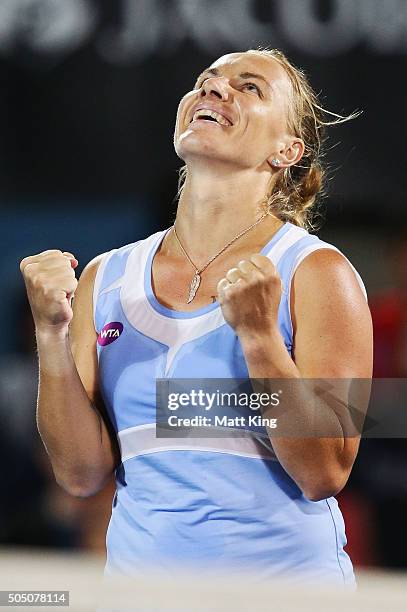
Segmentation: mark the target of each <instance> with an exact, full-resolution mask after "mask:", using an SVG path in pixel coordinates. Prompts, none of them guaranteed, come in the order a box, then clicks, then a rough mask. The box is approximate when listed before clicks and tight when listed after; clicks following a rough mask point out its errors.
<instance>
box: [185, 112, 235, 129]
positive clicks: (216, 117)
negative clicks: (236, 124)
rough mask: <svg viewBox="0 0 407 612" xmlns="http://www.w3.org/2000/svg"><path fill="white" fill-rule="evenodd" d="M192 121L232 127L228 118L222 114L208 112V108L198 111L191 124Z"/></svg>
mask: <svg viewBox="0 0 407 612" xmlns="http://www.w3.org/2000/svg"><path fill="white" fill-rule="evenodd" d="M192 121H211V122H213V123H217V124H219V125H223V126H225V127H230V126H231V125H232V123H231V122H230V121H229V119H226V117H224V116H223V115H221V114H220V113H217V112H216V111H213V110H207V109H206V108H203V109H201V110H198V111H196V113H195V114H194V116H193V117H192V119H191V123H192Z"/></svg>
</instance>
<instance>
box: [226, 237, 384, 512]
mask: <svg viewBox="0 0 407 612" xmlns="http://www.w3.org/2000/svg"><path fill="white" fill-rule="evenodd" d="M226 278H227V279H228V280H229V282H230V283H233V284H230V285H228V286H226V285H227V283H226V281H225V279H223V282H222V281H221V283H220V284H219V285H218V289H219V290H220V302H221V304H222V308H223V310H224V315H225V318H226V320H228V322H229V323H230V324H231V325H232V326H233V327H234V328H235V330H236V332H237V334H238V336H239V339H240V341H241V344H242V348H243V351H244V355H245V359H246V362H247V366H248V370H249V375H250V378H252V379H256V378H257V379H261V378H263V379H288V380H287V382H288V383H290V380H292V379H331V380H334V379H348V380H349V379H358V378H359V379H370V378H371V376H372V361H373V333H372V322H371V316H370V311H369V308H368V305H367V302H366V299H365V296H364V294H363V292H362V290H361V288H360V285H359V283H358V281H357V279H356V275H355V273H354V271H353V270H352V268H351V266H350V265H349V263H348V262H347V260H346V259H345V258H344V257H343V256H342V255H341V254H340V253H338V252H336V251H334V250H332V249H320V250H317V251H315V252H314V253H312V254H310V255H308V257H306V258H305V259H304V261H303V262H302V263H301V264H300V265H299V267H298V269H297V271H296V273H295V275H294V278H293V280H292V285H291V305H290V306H291V317H292V322H293V355H292V357H291V356H290V355H289V353H288V351H287V348H286V346H285V344H284V340H283V338H282V336H281V333H280V331H279V328H278V304H279V301H280V296H281V281H280V278H279V277H278V274H277V272H276V270H275V268H274V266H273V264H272V263H271V261H270V260H269V259H267V258H266V257H264V256H262V255H258V254H256V255H253V256H252V257H251V259H250V261H244V262H240V263H239V265H238V267H237V268H235V269H233V270H231V271H230V274H229V273H228V275H227V276H226ZM236 281H239V282H236ZM267 303H268V309H267V312H265V310H264V309H265V306H266V304H267ZM270 306H271V308H270ZM249 313H251V314H252V315H253V316H248V315H249ZM295 385H296V383H294V384H292V385H291V387H294V386H295ZM296 388H297V389H298V388H299V385H298V386H297V387H296ZM304 397H305V396H304ZM315 406H316V405H315V403H314V402H312V401H306V399H304V401H301V400H299V401H296V402H295V406H290V410H289V411H287V413H286V414H284V430H283V431H285V430H286V429H287V425H288V426H290V425H291V424H292V428H293V429H294V430H295V428H296V427H297V429H296V431H297V432H298V431H299V429H298V425H297V424H298V423H311V425H315V422H316V418H315V416H316V414H317V413H316V412H315ZM327 408H328V410H326V409H327ZM323 412H324V414H322V415H321V411H320V412H319V413H318V415H317V416H318V418H320V420H321V423H322V428H323V427H324V423H325V422H326V423H328V422H330V423H331V424H333V425H332V426H331V428H330V431H334V432H337V437H336V433H334V434H333V435H331V434H327V437H324V436H323V435H307V434H305V435H304V437H298V436H291V435H290V436H285V435H281V436H280V435H277V436H275V435H274V436H273V437H272V438H271V441H272V445H273V448H274V452H275V453H276V456H277V458H278V460H279V462H280V463H281V465H282V466H283V467H284V469H285V470H286V471H287V473H288V474H289V475H290V476H291V477H292V478H293V480H294V481H295V482H296V483H297V485H298V486H299V487H300V488H301V490H302V491H303V493H304V495H305V496H306V497H308V498H309V499H311V500H312V501H318V500H320V499H325V498H327V497H330V496H331V495H335V494H337V493H338V492H339V491H340V490H341V489H342V488H343V487H344V485H345V484H346V481H347V479H348V477H349V474H350V471H351V469H352V466H353V463H354V461H355V458H356V455H357V451H358V448H359V441H360V436H359V435H358V432H356V433H354V434H351V435H347V434H346V433H343V431H344V426H343V424H342V423H341V419H340V418H338V414H336V413H335V410H333V409H331V408H330V407H329V405H328V404H327V405H324V411H323ZM324 419H325V421H324ZM290 420H291V423H290ZM279 422H280V419H279ZM321 423H320V424H321ZM305 429H306V428H305ZM305 429H304V431H305ZM300 431H303V430H300ZM310 431H312V427H311V428H310ZM328 436H330V437H328Z"/></svg>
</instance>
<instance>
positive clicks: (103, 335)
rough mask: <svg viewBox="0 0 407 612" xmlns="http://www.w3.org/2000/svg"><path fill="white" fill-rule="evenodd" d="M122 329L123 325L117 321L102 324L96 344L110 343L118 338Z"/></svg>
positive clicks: (105, 344) (104, 344)
mask: <svg viewBox="0 0 407 612" xmlns="http://www.w3.org/2000/svg"><path fill="white" fill-rule="evenodd" d="M122 331H123V325H122V324H121V323H118V322H116V321H115V322H113V323H108V324H107V325H105V326H104V328H103V329H102V331H101V332H100V334H99V336H98V344H100V346H107V345H108V344H112V342H114V341H115V340H117V339H118V338H120V336H121V334H122Z"/></svg>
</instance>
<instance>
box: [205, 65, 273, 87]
mask: <svg viewBox="0 0 407 612" xmlns="http://www.w3.org/2000/svg"><path fill="white" fill-rule="evenodd" d="M205 74H212V75H213V76H219V75H220V72H219V70H218V69H217V68H207V69H206V70H204V71H203V72H202V74H200V75H199V77H198V79H197V81H199V79H200V78H201V77H203V76H204V75H205ZM239 77H240V78H241V79H258V80H259V81H263V83H265V84H266V85H267V86H268V87H270V89H273V87H272V85H271V83H269V82H268V81H267V79H266V78H265V77H264V76H262V75H261V74H255V73H254V72H242V73H241V74H239Z"/></svg>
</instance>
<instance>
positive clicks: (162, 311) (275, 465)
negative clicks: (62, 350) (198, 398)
mask: <svg viewBox="0 0 407 612" xmlns="http://www.w3.org/2000/svg"><path fill="white" fill-rule="evenodd" d="M167 231H168V230H164V231H160V232H157V233H156V234H153V235H152V236H150V237H148V238H146V239H145V240H141V241H139V242H136V243H134V244H130V245H128V246H124V247H122V248H120V249H117V250H114V251H111V252H109V253H107V254H106V255H105V256H104V258H103V259H102V262H101V264H100V266H99V270H98V273H97V276H96V279H95V287H94V317H95V327H96V330H97V332H98V334H99V337H98V344H97V351H98V360H99V373H100V385H101V391H102V395H103V398H104V401H105V404H106V408H107V410H108V413H109V416H110V418H111V421H112V423H113V426H114V428H115V430H116V432H117V436H118V442H119V446H120V449H121V459H122V463H121V465H120V467H119V468H118V469H117V472H116V482H117V490H116V494H115V496H114V500H113V507H112V516H111V519H110V524H109V528H108V533H107V565H106V572H107V573H108V574H110V573H121V574H129V575H142V574H143V573H144V572H146V571H151V570H153V571H154V570H156V571H164V572H166V571H169V572H170V571H173V569H174V567H180V569H182V567H187V568H189V569H194V570H196V571H199V570H200V569H201V568H202V569H208V568H210V570H211V571H217V570H226V571H233V570H236V571H244V570H247V571H248V572H249V571H252V572H255V573H256V574H257V576H258V577H259V578H265V579H266V578H269V577H273V576H280V575H286V574H289V575H290V574H291V575H292V576H297V577H300V576H307V577H309V578H310V579H312V580H313V581H314V580H315V581H318V582H330V583H331V582H334V583H337V584H342V585H350V586H352V585H353V584H354V575H353V570H352V564H351V561H350V559H349V557H348V555H347V554H346V552H345V551H344V546H345V545H346V538H345V529H344V523H343V519H342V515H341V512H340V510H339V507H338V504H337V502H336V500H335V499H334V498H332V497H331V498H329V499H326V500H322V501H318V502H311V501H309V500H307V499H306V498H305V497H304V495H303V494H302V492H301V490H300V489H299V487H298V486H297V485H296V483H295V482H294V481H293V480H292V478H291V477H290V476H289V475H288V474H287V473H286V472H285V470H284V469H283V468H282V466H281V465H280V463H279V462H278V460H277V459H276V456H275V454H274V452H273V449H272V446H271V444H270V441H269V439H268V436H267V434H266V433H265V435H262V434H258V433H250V432H249V433H248V434H247V435H246V437H242V438H231V437H230V438H222V439H220V438H213V439H210V438H206V439H200V438H171V439H166V438H156V437H155V418H156V379H157V378H248V370H247V366H246V362H245V359H244V356H243V352H242V348H241V345H240V342H239V339H238V337H237V336H236V334H235V333H234V331H233V329H232V328H231V327H230V326H229V325H228V324H227V323H226V322H225V320H224V318H223V316H222V312H221V308H220V306H219V304H218V303H217V302H215V303H214V304H210V305H208V306H205V307H203V308H200V309H198V310H196V311H194V312H177V311H173V310H171V309H169V308H167V307H165V306H163V305H161V304H160V303H159V302H158V300H157V299H156V298H155V296H154V293H153V291H152V286H151V266H152V259H153V257H154V254H155V252H156V251H157V249H158V247H159V245H160V243H161V241H162V240H163V238H164V236H165V233H166V232H167ZM321 248H329V249H335V247H333V246H332V245H329V244H326V243H324V242H322V241H321V240H320V239H319V238H317V237H316V236H313V235H310V234H308V233H307V232H306V231H305V230H303V229H301V228H298V227H296V226H294V225H292V224H290V223H286V224H285V225H283V226H282V227H281V228H280V230H279V231H278V232H277V233H276V234H275V235H274V236H273V238H272V239H271V240H270V241H269V242H268V244H267V245H266V246H265V247H264V248H263V249H262V251H261V252H262V254H263V255H266V256H267V257H269V258H270V259H271V261H272V262H273V263H274V265H275V266H276V267H277V270H278V272H279V274H280V277H281V279H282V282H283V287H284V291H283V295H282V299H281V303H280V308H279V314H278V322H279V327H280V331H281V334H282V336H283V338H284V342H285V345H286V347H287V351H288V352H289V353H291V349H292V338H293V330H292V324H291V317H290V309H289V304H290V287H291V280H292V277H293V274H294V272H295V270H296V268H297V267H298V265H299V264H300V263H301V262H302V261H303V259H304V258H305V257H306V256H307V255H309V254H310V253H312V252H313V251H315V250H317V249H321ZM335 250H337V249H335ZM355 274H356V275H357V278H358V280H359V281H360V283H361V286H362V288H363V283H362V281H361V280H360V277H359V275H358V274H357V272H356V271H355ZM363 290H364V289H363Z"/></svg>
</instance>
